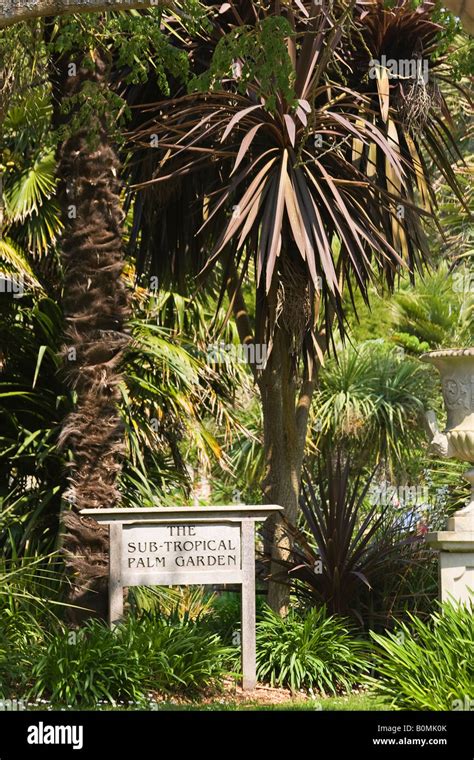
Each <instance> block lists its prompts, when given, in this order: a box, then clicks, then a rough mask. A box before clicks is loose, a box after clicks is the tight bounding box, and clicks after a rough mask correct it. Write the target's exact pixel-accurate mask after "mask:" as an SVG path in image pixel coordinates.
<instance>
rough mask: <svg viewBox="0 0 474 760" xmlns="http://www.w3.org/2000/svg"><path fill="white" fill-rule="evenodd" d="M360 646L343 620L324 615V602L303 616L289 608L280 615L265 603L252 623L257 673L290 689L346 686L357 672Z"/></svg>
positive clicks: (361, 658) (334, 689) (361, 665)
mask: <svg viewBox="0 0 474 760" xmlns="http://www.w3.org/2000/svg"><path fill="white" fill-rule="evenodd" d="M365 648H366V647H365V645H364V644H363V643H362V642H360V641H357V640H356V639H355V638H353V637H352V635H351V632H350V629H349V627H348V626H347V624H346V621H345V620H344V619H343V618H338V617H328V615H327V613H326V608H325V607H322V608H320V609H316V608H314V609H312V610H311V611H310V612H309V613H308V614H307V615H306V616H305V617H304V618H302V617H300V616H299V615H298V613H296V612H294V611H290V613H289V614H288V615H287V617H285V618H280V617H279V616H278V615H276V614H275V613H274V612H272V610H270V609H266V610H265V612H264V614H263V619H262V620H261V621H260V622H258V623H257V673H258V677H259V678H260V680H262V681H269V682H270V683H271V684H272V686H273V685H274V684H277V685H279V686H289V687H290V688H291V689H292V690H296V689H301V688H315V689H318V690H319V691H321V692H326V693H330V694H335V693H336V692H337V691H338V690H342V689H343V690H346V691H347V690H349V689H350V688H351V687H352V685H353V684H354V683H356V682H358V680H359V679H360V677H361V671H362V669H363V668H364V665H365V656H364V652H365Z"/></svg>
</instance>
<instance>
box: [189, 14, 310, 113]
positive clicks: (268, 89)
mask: <svg viewBox="0 0 474 760" xmlns="http://www.w3.org/2000/svg"><path fill="white" fill-rule="evenodd" d="M293 35H294V30H293V29H292V27H291V25H290V24H289V22H288V21H287V20H286V19H285V18H283V17H282V16H270V17H268V18H265V19H263V20H262V21H258V22H257V23H256V24H255V26H253V27H250V26H240V27H238V28H236V29H234V30H232V31H231V32H229V33H228V34H226V35H224V36H223V37H221V39H220V40H219V42H218V43H217V45H216V48H215V51H214V54H213V56H212V62H211V65H210V67H209V69H208V71H206V72H205V73H204V74H201V75H200V76H198V77H195V78H194V79H192V80H191V82H190V84H189V91H190V92H213V91H218V90H222V89H223V85H224V81H226V80H227V81H229V80H230V81H232V82H233V83H234V84H235V86H236V89H237V92H239V93H240V94H242V95H244V94H245V93H246V92H247V90H248V87H249V85H251V86H252V89H254V90H255V92H256V94H258V95H260V96H261V97H263V98H264V101H265V108H266V109H267V110H268V111H273V110H274V109H275V108H276V105H277V98H278V99H279V98H281V97H284V98H285V100H286V101H287V103H288V104H290V105H293V106H295V105H296V104H297V98H296V94H295V90H294V84H295V70H294V67H293V65H292V63H291V59H290V56H289V54H288V47H287V43H286V40H287V38H289V37H292V36H293ZM235 66H237V67H238V70H237V71H238V73H235V69H234V67H235Z"/></svg>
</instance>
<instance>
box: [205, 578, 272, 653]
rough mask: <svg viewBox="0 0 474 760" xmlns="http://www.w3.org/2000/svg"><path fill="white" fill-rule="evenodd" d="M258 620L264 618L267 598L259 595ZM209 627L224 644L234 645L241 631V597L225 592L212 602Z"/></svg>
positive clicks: (208, 621)
mask: <svg viewBox="0 0 474 760" xmlns="http://www.w3.org/2000/svg"><path fill="white" fill-rule="evenodd" d="M256 605H257V619H260V618H261V617H262V613H263V610H264V609H265V607H266V605H265V598H264V596H262V595H261V594H257V598H256ZM207 625H208V627H209V628H210V630H212V631H213V632H214V633H218V634H219V636H220V638H221V640H222V641H223V642H224V644H228V645H231V644H234V645H235V643H236V642H235V639H234V636H235V634H236V633H238V632H239V631H240V630H241V595H240V594H238V593H231V592H228V591H224V592H223V593H221V594H219V595H217V596H216V597H215V598H214V599H213V601H212V607H211V614H210V616H209V618H208V620H207Z"/></svg>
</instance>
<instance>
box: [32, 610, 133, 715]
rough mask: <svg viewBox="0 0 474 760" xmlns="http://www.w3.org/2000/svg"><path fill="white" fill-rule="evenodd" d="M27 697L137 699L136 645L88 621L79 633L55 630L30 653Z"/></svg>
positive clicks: (83, 701)
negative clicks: (128, 644)
mask: <svg viewBox="0 0 474 760" xmlns="http://www.w3.org/2000/svg"><path fill="white" fill-rule="evenodd" d="M31 666H32V671H31V675H32V680H33V685H32V687H31V690H30V692H29V695H28V696H29V697H44V696H48V697H49V698H50V699H51V701H52V702H53V703H56V704H66V705H75V706H76V705H82V706H85V705H89V706H93V705H94V704H95V702H97V701H99V700H104V699H105V700H108V701H110V702H111V703H112V704H114V703H115V701H116V700H118V699H126V700H133V701H141V700H143V699H144V696H145V695H144V690H143V686H142V678H143V675H144V673H143V664H140V658H139V651H138V649H137V648H130V649H129V648H128V647H127V646H125V645H124V641H123V639H122V636H121V634H120V633H119V634H114V632H112V631H111V630H109V629H108V628H107V627H106V626H105V625H104V624H103V623H101V622H98V621H94V620H91V621H89V622H88V623H87V624H86V625H85V626H84V628H82V629H81V630H80V631H68V630H67V629H66V628H59V630H56V631H55V632H54V633H48V634H47V635H46V637H45V644H44V647H42V648H39V649H37V650H36V652H35V658H34V661H33V662H32V663H31Z"/></svg>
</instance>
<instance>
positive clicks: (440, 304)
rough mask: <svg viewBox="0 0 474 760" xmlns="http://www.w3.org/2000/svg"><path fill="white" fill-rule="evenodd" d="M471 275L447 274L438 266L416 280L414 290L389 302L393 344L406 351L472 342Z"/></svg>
mask: <svg viewBox="0 0 474 760" xmlns="http://www.w3.org/2000/svg"><path fill="white" fill-rule="evenodd" d="M472 281H474V275H473V274H472V273H471V272H470V270H469V268H468V267H467V266H459V267H457V269H456V270H455V271H454V272H450V271H449V270H448V267H447V265H446V264H442V265H441V266H440V267H439V269H438V270H437V271H436V272H433V273H432V274H431V275H427V276H426V277H424V279H422V280H419V281H418V283H417V285H416V288H414V287H409V288H405V289H403V290H401V291H400V292H399V293H397V294H396V295H395V297H394V301H393V326H394V329H395V331H396V334H395V336H394V337H395V340H396V341H397V343H399V345H401V346H403V348H405V349H406V350H407V351H413V352H414V353H418V352H419V351H423V350H434V349H436V348H441V347H443V348H450V347H456V346H460V347H464V346H469V345H470V344H471V341H472V330H473V320H474V296H473V294H472V290H471V283H472Z"/></svg>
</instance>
